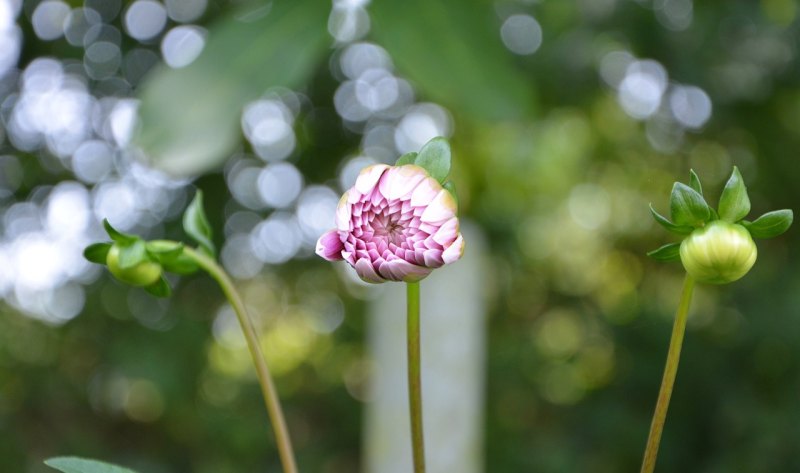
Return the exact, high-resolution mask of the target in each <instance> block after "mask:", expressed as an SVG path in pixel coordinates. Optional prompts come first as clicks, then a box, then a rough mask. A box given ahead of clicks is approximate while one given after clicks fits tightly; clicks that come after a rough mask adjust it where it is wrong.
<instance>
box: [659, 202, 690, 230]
mask: <svg viewBox="0 0 800 473" xmlns="http://www.w3.org/2000/svg"><path fill="white" fill-rule="evenodd" d="M650 213H651V214H652V215H653V218H654V219H655V220H656V222H658V223H659V224H660V225H661V226H662V227H664V228H666V229H667V230H669V231H671V232H672V233H677V234H678V235H688V234H690V233H692V231H693V230H694V228H693V227H690V226H686V225H675V224H674V223H672V222H670V221H669V219H667V218H666V217H664V216H663V215H661V214H660V213H658V212H656V209H654V208H653V204H650Z"/></svg>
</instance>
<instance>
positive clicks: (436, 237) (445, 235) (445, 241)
mask: <svg viewBox="0 0 800 473" xmlns="http://www.w3.org/2000/svg"><path fill="white" fill-rule="evenodd" d="M456 238H458V217H453V218H451V219H450V220H448V221H446V222H444V224H442V226H441V227H439V229H438V230H436V232H435V233H434V234H433V241H435V242H436V243H438V244H440V245H442V246H445V247H446V246H447V245H449V244H451V243H453V241H455V239H456Z"/></svg>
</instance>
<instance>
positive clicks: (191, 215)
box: [183, 190, 216, 256]
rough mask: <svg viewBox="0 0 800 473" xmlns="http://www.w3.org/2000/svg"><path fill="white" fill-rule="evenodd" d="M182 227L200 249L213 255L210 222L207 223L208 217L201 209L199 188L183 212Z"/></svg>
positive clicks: (201, 194) (201, 199)
mask: <svg viewBox="0 0 800 473" xmlns="http://www.w3.org/2000/svg"><path fill="white" fill-rule="evenodd" d="M183 229H184V231H186V233H187V234H188V235H189V236H190V237H192V239H194V241H196V242H197V243H198V244H199V245H200V249H201V250H202V251H204V252H205V253H207V254H208V255H210V256H214V254H215V253H216V250H215V249H214V242H213V241H212V239H211V238H212V232H211V224H209V223H208V218H206V213H205V211H204V210H203V192H202V191H200V190H198V191H197V192H196V193H195V194H194V199H193V200H192V203H191V204H189V207H187V208H186V212H184V213H183Z"/></svg>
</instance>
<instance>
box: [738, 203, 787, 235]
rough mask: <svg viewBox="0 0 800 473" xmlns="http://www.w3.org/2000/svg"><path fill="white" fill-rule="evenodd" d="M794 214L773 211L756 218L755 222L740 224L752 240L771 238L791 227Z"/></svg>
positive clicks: (784, 211)
mask: <svg viewBox="0 0 800 473" xmlns="http://www.w3.org/2000/svg"><path fill="white" fill-rule="evenodd" d="M793 221H794V212H792V211H791V210H789V209H783V210H773V211H772V212H767V213H765V214H764V215H762V216H760V217H758V218H757V219H756V221H755V222H752V223H751V222H742V225H744V227H745V228H747V230H748V231H749V232H750V235H752V236H753V238H772V237H776V236H778V235H780V234H781V233H783V232H785V231H786V230H788V229H789V227H791V226H792V222H793Z"/></svg>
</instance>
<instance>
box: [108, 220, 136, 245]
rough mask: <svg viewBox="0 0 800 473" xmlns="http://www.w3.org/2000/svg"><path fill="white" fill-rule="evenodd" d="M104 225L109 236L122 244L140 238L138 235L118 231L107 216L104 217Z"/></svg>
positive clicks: (128, 243)
mask: <svg viewBox="0 0 800 473" xmlns="http://www.w3.org/2000/svg"><path fill="white" fill-rule="evenodd" d="M103 227H105V229H106V233H108V236H109V237H111V239H112V240H114V242H116V243H119V244H121V245H130V244H132V243H134V242H135V241H136V240H138V239H139V237H137V236H136V235H128V234H127V233H122V232H120V231H118V230H117V229H116V228H114V227H112V226H111V224H110V223H109V222H108V219H107V218H104V219H103Z"/></svg>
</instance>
